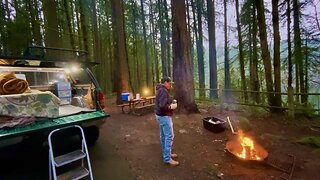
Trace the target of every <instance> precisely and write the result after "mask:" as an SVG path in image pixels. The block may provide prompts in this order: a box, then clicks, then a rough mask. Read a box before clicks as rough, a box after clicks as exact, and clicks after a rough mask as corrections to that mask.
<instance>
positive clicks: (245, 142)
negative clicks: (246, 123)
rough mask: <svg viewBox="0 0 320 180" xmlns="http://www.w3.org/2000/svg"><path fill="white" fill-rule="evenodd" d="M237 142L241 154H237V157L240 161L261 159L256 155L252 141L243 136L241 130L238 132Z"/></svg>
mask: <svg viewBox="0 0 320 180" xmlns="http://www.w3.org/2000/svg"><path fill="white" fill-rule="evenodd" d="M238 136H239V142H240V144H241V146H242V150H241V153H237V156H238V157H240V158H242V159H250V160H258V161H259V160H261V157H260V156H259V155H258V154H257V152H256V149H255V147H254V141H253V140H252V139H250V138H249V137H247V136H245V134H244V133H243V132H242V130H239V131H238Z"/></svg>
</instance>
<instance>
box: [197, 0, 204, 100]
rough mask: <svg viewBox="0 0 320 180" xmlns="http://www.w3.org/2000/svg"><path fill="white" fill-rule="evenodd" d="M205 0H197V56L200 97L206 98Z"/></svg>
mask: <svg viewBox="0 0 320 180" xmlns="http://www.w3.org/2000/svg"><path fill="white" fill-rule="evenodd" d="M203 5H204V4H203V0H197V15H198V16H197V20H198V33H199V36H198V40H197V56H198V75H199V88H200V98H205V91H204V88H205V78H204V60H203V34H202V6H203Z"/></svg>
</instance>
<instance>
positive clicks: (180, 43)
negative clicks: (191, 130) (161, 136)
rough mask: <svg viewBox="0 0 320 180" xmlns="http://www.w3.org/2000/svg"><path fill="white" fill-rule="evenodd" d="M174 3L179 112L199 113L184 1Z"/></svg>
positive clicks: (174, 59)
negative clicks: (195, 98)
mask: <svg viewBox="0 0 320 180" xmlns="http://www.w3.org/2000/svg"><path fill="white" fill-rule="evenodd" d="M171 3H172V7H171V8H172V47H173V80H174V81H175V85H174V92H175V97H176V99H177V101H178V104H179V106H178V109H177V110H178V112H182V113H199V110H198V107H197V104H196V103H195V100H194V84H193V76H192V71H191V68H190V67H191V66H192V65H191V58H190V44H189V38H190V37H189V33H188V32H187V24H186V7H185V1H184V0H174V1H171Z"/></svg>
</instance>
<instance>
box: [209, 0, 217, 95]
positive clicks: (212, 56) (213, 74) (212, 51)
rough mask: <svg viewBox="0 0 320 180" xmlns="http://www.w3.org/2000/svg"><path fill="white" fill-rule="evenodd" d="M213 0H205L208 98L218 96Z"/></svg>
mask: <svg viewBox="0 0 320 180" xmlns="http://www.w3.org/2000/svg"><path fill="white" fill-rule="evenodd" d="M214 3H215V1H214V0H207V7H208V33H209V66H210V89H211V90H210V98H211V99H213V98H218V93H217V88H218V85H217V84H218V78H217V50H216V24H215V22H216V16H215V4H214ZM212 89H213V90H212Z"/></svg>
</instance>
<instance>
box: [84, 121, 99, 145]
mask: <svg viewBox="0 0 320 180" xmlns="http://www.w3.org/2000/svg"><path fill="white" fill-rule="evenodd" d="M84 133H85V136H86V142H87V145H88V146H93V145H94V144H95V143H96V141H97V140H98V138H99V134H100V132H99V128H98V127H97V126H90V127H86V128H84Z"/></svg>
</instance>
